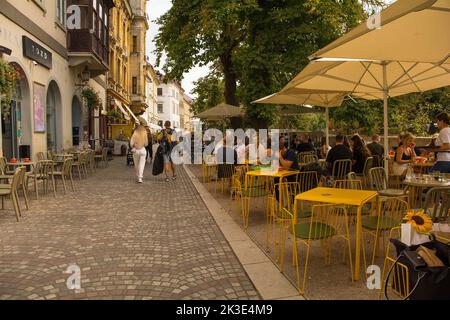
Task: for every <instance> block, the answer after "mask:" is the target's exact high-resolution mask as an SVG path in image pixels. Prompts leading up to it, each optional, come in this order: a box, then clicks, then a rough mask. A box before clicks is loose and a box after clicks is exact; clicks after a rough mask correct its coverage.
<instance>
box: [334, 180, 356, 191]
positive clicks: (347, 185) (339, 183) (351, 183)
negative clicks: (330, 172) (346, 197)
mask: <svg viewBox="0 0 450 320" xmlns="http://www.w3.org/2000/svg"><path fill="white" fill-rule="evenodd" d="M333 188H338V189H352V190H362V183H361V180H357V179H356V180H350V179H348V180H336V181H335V182H334V185H333Z"/></svg>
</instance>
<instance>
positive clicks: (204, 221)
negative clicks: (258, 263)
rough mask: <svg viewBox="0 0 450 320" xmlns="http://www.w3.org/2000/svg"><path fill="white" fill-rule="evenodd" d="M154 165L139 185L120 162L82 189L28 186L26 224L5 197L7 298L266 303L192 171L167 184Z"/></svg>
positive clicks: (0, 219)
mask: <svg viewBox="0 0 450 320" xmlns="http://www.w3.org/2000/svg"><path fill="white" fill-rule="evenodd" d="M150 169H151V168H150V166H147V168H146V173H145V178H144V184H142V185H140V184H137V183H136V181H135V179H134V176H133V175H134V170H133V168H132V167H131V166H130V167H126V165H125V159H124V158H115V159H114V161H112V162H110V166H109V167H108V168H106V169H97V172H96V173H95V175H94V176H92V177H88V179H87V180H83V181H81V182H80V181H78V179H76V180H75V188H76V192H75V193H72V192H69V193H68V194H67V195H65V196H64V195H63V193H62V192H61V191H60V192H59V193H58V194H57V198H56V199H54V198H53V195H51V194H49V195H46V196H44V197H43V199H42V197H41V199H39V200H35V195H34V193H32V192H30V197H31V198H32V199H33V200H32V201H31V204H30V205H31V210H30V211H26V210H24V209H23V212H22V214H23V217H22V219H21V221H20V222H16V220H15V216H14V213H13V211H12V210H11V207H12V206H11V203H10V201H9V199H5V204H6V210H5V211H2V212H0V299H259V298H260V296H259V295H258V293H257V292H256V290H255V288H254V286H253V284H252V283H251V282H250V280H249V278H248V276H247V275H246V273H245V271H244V269H243V267H242V265H241V264H240V263H239V261H238V260H237V258H236V257H235V255H234V253H233V252H232V250H231V248H230V246H229V245H228V243H227V242H226V240H225V239H224V237H223V235H222V233H221V232H220V230H219V229H218V227H217V225H216V224H215V222H214V220H213V218H212V217H211V216H210V214H209V212H208V210H207V208H206V207H205V205H204V203H203V202H202V200H201V198H200V196H199V194H198V193H197V191H196V190H195V189H194V186H193V185H192V183H191V182H190V180H189V178H188V176H187V174H186V173H185V171H184V170H183V169H182V168H177V169H178V179H177V180H176V181H170V182H165V181H163V180H162V178H161V177H152V176H151V170H150ZM21 201H22V198H21ZM23 207H24V206H23ZM71 264H76V265H78V266H79V267H80V269H81V289H79V290H78V289H77V290H69V289H68V288H67V284H66V281H67V279H68V278H69V277H70V276H71V274H68V273H65V272H66V270H67V268H68V266H69V265H71Z"/></svg>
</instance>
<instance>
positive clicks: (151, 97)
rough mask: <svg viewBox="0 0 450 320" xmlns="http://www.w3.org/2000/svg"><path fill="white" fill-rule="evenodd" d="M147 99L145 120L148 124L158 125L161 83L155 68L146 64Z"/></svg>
mask: <svg viewBox="0 0 450 320" xmlns="http://www.w3.org/2000/svg"><path fill="white" fill-rule="evenodd" d="M145 71H146V72H145V97H146V101H147V102H146V103H147V106H148V108H147V110H146V111H145V112H144V115H143V117H144V119H146V120H147V122H148V123H152V124H155V125H157V124H158V121H159V120H160V119H159V118H158V86H159V81H158V77H157V75H156V72H155V70H154V69H153V66H152V65H151V64H150V63H148V62H147V63H146V69H145Z"/></svg>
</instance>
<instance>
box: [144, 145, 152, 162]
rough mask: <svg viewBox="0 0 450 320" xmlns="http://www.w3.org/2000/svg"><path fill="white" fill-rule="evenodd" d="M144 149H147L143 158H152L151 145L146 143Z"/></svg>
mask: <svg viewBox="0 0 450 320" xmlns="http://www.w3.org/2000/svg"><path fill="white" fill-rule="evenodd" d="M145 149H146V150H147V156H146V157H145V160H147V159H148V157H150V158H152V159H153V146H151V145H148V146H146V147H145Z"/></svg>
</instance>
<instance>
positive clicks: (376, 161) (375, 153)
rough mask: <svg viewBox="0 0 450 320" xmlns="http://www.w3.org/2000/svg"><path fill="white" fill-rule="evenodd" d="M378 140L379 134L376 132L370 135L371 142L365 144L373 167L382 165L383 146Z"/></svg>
mask: <svg viewBox="0 0 450 320" xmlns="http://www.w3.org/2000/svg"><path fill="white" fill-rule="evenodd" d="M380 140H381V139H380V136H379V135H378V134H374V135H373V136H372V142H371V143H369V144H367V148H368V149H369V151H370V153H371V154H372V157H373V165H372V166H373V167H382V166H383V157H384V147H383V146H382V145H381V143H380Z"/></svg>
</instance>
